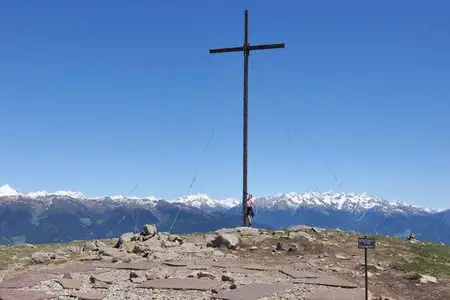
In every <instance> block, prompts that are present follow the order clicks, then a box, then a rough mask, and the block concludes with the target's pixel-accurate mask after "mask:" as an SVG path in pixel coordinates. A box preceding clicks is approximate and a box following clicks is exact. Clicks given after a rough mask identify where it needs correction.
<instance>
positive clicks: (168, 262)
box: [162, 260, 187, 267]
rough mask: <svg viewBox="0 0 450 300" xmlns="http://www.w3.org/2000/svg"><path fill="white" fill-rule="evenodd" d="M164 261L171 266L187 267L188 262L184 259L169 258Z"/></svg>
mask: <svg viewBox="0 0 450 300" xmlns="http://www.w3.org/2000/svg"><path fill="white" fill-rule="evenodd" d="M162 263H163V264H164V265H166V266H170V267H187V263H185V262H182V261H171V260H167V261H163V262H162Z"/></svg>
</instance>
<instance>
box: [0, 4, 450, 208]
mask: <svg viewBox="0 0 450 300" xmlns="http://www.w3.org/2000/svg"><path fill="white" fill-rule="evenodd" d="M244 9H249V14H250V41H251V43H253V44H257V43H277V42H285V43H286V49H284V50H271V51H263V52H258V53H256V52H255V53H253V54H252V55H251V58H250V81H249V85H250V89H249V101H250V117H249V118H250V140H249V143H250V144H249V147H250V148H249V155H250V160H249V168H250V171H249V176H250V177H249V188H250V190H251V191H252V192H254V194H256V195H271V194H273V193H276V192H291V191H296V192H306V191H311V190H314V189H316V187H317V189H318V190H320V191H327V190H336V191H340V190H344V191H353V192H368V193H370V194H375V195H379V196H383V197H385V198H387V199H394V200H406V201H409V202H411V203H413V204H419V205H425V206H429V207H449V206H450V204H449V200H450V192H449V189H448V183H449V182H450V118H449V115H450V99H449V98H450V97H449V96H450V85H449V82H450V54H449V53H450V19H449V18H448V15H449V12H450V3H449V2H448V1H431V2H426V1H387V0H386V1H370V3H369V1H331V0H330V1H280V2H279V3H278V2H276V3H275V2H274V1H259V0H258V1H206V0H204V1H184V0H183V1H181V0H179V1H133V2H129V1H45V2H41V1H6V2H2V3H1V4H0V108H1V110H0V111H1V117H0V143H1V144H0V184H4V183H9V184H10V185H12V186H13V187H14V188H16V189H17V190H19V191H24V192H28V191H34V190H43V189H45V190H49V191H53V190H59V189H66V190H80V191H82V192H84V193H85V194H88V195H103V194H124V193H126V192H127V191H128V190H130V189H131V188H132V187H133V185H134V184H135V183H136V182H137V181H138V180H139V179H141V178H144V179H143V180H142V181H141V183H140V185H139V186H138V187H137V188H136V190H135V191H134V193H133V194H136V195H150V194H151V195H155V196H160V197H166V198H172V197H175V196H180V195H183V194H184V193H186V191H187V188H188V186H189V183H190V180H191V179H192V176H193V173H194V171H195V169H196V168H197V166H198V165H199V160H200V159H201V156H202V152H203V150H204V148H205V145H206V142H207V140H208V137H209V136H210V134H211V132H212V130H213V128H214V127H215V128H216V134H215V136H214V138H213V141H212V143H211V147H210V148H209V150H208V151H207V152H206V155H205V157H204V164H203V166H202V168H201V169H200V172H199V174H198V178H197V181H196V183H195V184H194V187H193V189H192V192H203V193H207V194H209V195H211V196H212V197H215V198H224V197H240V193H241V192H240V191H241V186H242V184H241V168H242V162H241V153H242V115H241V114H242V54H239V53H234V54H222V55H210V54H208V49H210V48H218V47H228V46H240V45H241V44H242V40H243V11H244ZM286 128H288V130H289V131H290V132H291V135H292V137H293V140H294V142H295V144H297V149H295V148H294V146H293V145H292V143H291V142H290V140H289V139H288V137H287V134H286V131H285V129H286ZM312 146H313V147H312ZM313 148H316V149H317V150H318V153H319V154H320V156H321V157H322V158H323V160H324V161H325V162H326V163H327V164H328V165H329V166H330V167H331V169H332V170H333V172H334V173H335V174H336V175H337V177H338V179H339V180H340V181H341V182H342V184H343V186H344V187H343V188H340V187H339V186H338V185H337V184H336V183H335V181H334V180H333V177H332V175H331V174H330V172H328V171H327V168H326V167H325V166H324V165H323V164H322V163H321V160H320V158H319V156H318V155H316V151H314V150H313ZM300 152H301V154H302V156H303V158H304V162H305V163H306V165H307V169H308V170H309V172H308V171H307V170H306V168H305V166H304V164H303V163H302V162H301V161H300V158H299V153H300ZM311 178H312V179H311Z"/></svg>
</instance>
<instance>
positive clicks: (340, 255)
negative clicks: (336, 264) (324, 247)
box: [334, 253, 350, 260]
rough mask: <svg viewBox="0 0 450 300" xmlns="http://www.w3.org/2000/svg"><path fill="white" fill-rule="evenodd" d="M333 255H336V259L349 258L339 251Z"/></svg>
mask: <svg viewBox="0 0 450 300" xmlns="http://www.w3.org/2000/svg"><path fill="white" fill-rule="evenodd" d="M334 257H336V258H337V259H340V260H349V259H350V258H349V257H348V256H346V255H345V254H341V253H336V254H335V255H334Z"/></svg>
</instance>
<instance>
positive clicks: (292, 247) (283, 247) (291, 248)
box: [276, 242, 298, 252]
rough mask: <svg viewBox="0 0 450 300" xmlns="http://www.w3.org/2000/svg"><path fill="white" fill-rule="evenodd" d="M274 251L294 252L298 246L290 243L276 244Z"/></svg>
mask: <svg viewBox="0 0 450 300" xmlns="http://www.w3.org/2000/svg"><path fill="white" fill-rule="evenodd" d="M276 249H277V250H278V251H287V252H296V251H298V246H297V245H296V244H292V243H286V242H278V243H277V247H276Z"/></svg>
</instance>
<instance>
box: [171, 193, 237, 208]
mask: <svg viewBox="0 0 450 300" xmlns="http://www.w3.org/2000/svg"><path fill="white" fill-rule="evenodd" d="M169 202H171V203H182V204H184V205H188V206H191V207H195V208H199V209H207V210H221V209H229V208H232V207H235V206H237V205H238V201H237V200H235V199H231V198H229V199H225V200H215V199H211V198H210V197H209V196H208V195H206V194H193V195H186V196H183V197H178V198H176V199H173V200H169Z"/></svg>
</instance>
